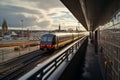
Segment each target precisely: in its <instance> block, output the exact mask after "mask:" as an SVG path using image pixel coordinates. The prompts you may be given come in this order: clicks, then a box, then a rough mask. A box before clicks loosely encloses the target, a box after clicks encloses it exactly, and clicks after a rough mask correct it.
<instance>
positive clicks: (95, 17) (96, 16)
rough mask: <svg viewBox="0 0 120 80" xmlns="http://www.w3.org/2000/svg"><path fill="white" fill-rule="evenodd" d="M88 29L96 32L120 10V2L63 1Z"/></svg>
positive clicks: (106, 0)
mask: <svg viewBox="0 0 120 80" xmlns="http://www.w3.org/2000/svg"><path fill="white" fill-rule="evenodd" d="M61 1H62V3H63V4H64V5H65V6H66V7H67V8H68V9H69V10H70V11H71V12H72V14H73V15H74V16H75V17H76V18H77V19H78V21H79V22H80V23H81V24H82V25H83V26H84V27H85V28H86V29H87V30H92V31H93V30H95V29H96V28H97V27H98V26H99V25H103V24H105V23H106V22H107V21H109V20H110V19H111V18H112V16H113V14H114V13H115V12H116V11H117V10H119V9H120V0H61Z"/></svg>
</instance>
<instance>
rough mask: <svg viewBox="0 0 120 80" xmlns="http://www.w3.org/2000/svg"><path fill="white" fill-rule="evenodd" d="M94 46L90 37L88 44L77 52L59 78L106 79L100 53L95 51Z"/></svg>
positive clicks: (79, 79)
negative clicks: (101, 65)
mask: <svg viewBox="0 0 120 80" xmlns="http://www.w3.org/2000/svg"><path fill="white" fill-rule="evenodd" d="M85 48H86V49H85ZM94 48H95V46H94V45H93V44H91V42H90V39H88V44H87V46H86V47H83V48H81V49H80V50H79V51H78V52H77V54H76V56H75V57H74V59H73V60H72V61H71V63H70V64H69V65H68V67H67V68H66V70H65V71H64V72H63V74H62V75H61V77H60V78H59V80H105V79H104V77H103V75H102V70H101V67H100V62H99V55H98V54H97V53H95V49H94ZM84 53H85V54H84Z"/></svg>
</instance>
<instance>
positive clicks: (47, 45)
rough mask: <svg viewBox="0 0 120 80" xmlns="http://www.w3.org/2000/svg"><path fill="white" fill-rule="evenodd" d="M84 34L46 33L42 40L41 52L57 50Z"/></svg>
mask: <svg viewBox="0 0 120 80" xmlns="http://www.w3.org/2000/svg"><path fill="white" fill-rule="evenodd" d="M83 36H84V33H82V32H81V33H46V34H44V35H42V37H41V39H40V50H56V49H59V48H60V47H63V46H65V45H66V44H69V43H71V42H73V41H75V40H77V39H79V38H81V37H83Z"/></svg>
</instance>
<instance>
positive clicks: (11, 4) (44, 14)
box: [0, 0, 77, 30]
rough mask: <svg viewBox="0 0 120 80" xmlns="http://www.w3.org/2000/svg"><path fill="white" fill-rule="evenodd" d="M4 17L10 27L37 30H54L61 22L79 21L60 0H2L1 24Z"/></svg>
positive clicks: (0, 4) (0, 6) (0, 8)
mask: <svg viewBox="0 0 120 80" xmlns="http://www.w3.org/2000/svg"><path fill="white" fill-rule="evenodd" d="M4 19H6V21H7V23H8V26H9V28H19V29H21V28H22V27H24V29H26V28H29V29H37V30H38V29H40V30H42V29H44V30H45V29H46V30H47V29H49V30H50V29H51V30H53V29H57V28H58V25H59V24H63V23H64V24H65V25H66V26H67V24H70V23H71V24H72V23H73V24H74V23H76V22H77V20H76V19H75V18H74V17H73V15H72V14H71V13H70V12H69V10H68V9H67V8H65V6H64V5H63V4H62V3H61V2H60V0H1V2H0V26H1V25H2V22H3V20H4ZM21 20H23V22H21ZM53 25H56V26H53Z"/></svg>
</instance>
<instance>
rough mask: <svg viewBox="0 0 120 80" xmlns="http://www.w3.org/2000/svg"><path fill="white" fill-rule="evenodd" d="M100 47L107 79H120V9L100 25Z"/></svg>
mask: <svg viewBox="0 0 120 80" xmlns="http://www.w3.org/2000/svg"><path fill="white" fill-rule="evenodd" d="M98 40H99V49H100V52H101V53H100V54H101V60H102V61H103V62H104V68H105V76H106V80H120V10H119V11H117V12H116V13H115V14H114V16H113V18H112V19H111V20H110V21H109V22H108V23H107V24H105V25H103V26H100V36H99V39H98Z"/></svg>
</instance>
